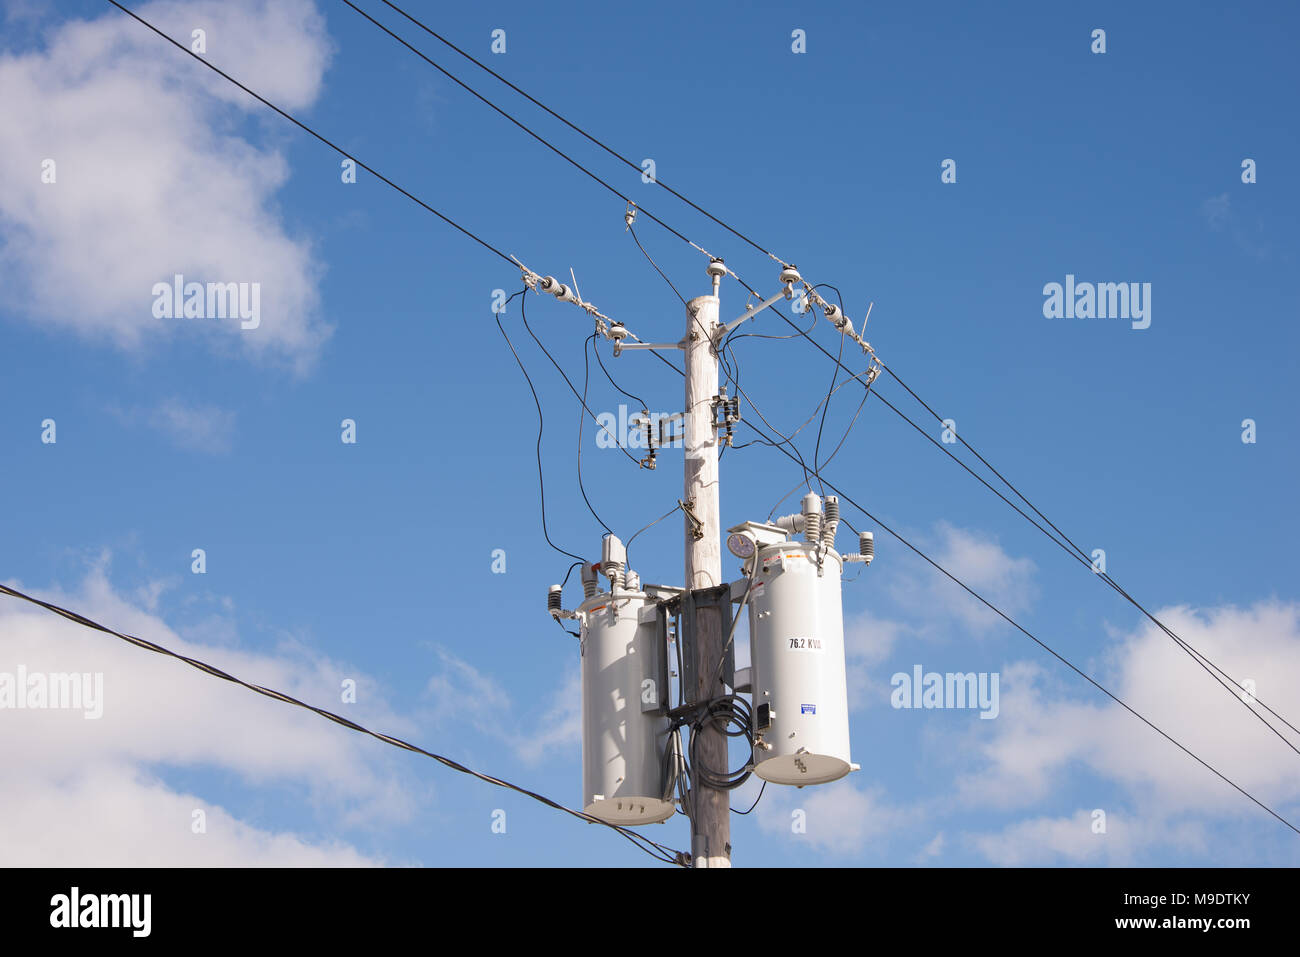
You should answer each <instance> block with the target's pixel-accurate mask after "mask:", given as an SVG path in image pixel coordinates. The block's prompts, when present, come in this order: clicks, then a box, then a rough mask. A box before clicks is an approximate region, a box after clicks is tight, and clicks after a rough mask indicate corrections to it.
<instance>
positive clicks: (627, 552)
mask: <svg viewBox="0 0 1300 957" xmlns="http://www.w3.org/2000/svg"><path fill="white" fill-rule="evenodd" d="M681 507H682V506H681V505H680V504H677V505H674V506H673V507H672V508H670V509H669V510H668V511H666V512H664V513H663V514H662V515H660V516H659V517H658V518H656V519H655V520H654V521H653V522H651V523H650V524H648V525H643V526H642V527H641V528H638V529H637V530H636V531H635V532H634V533H633V535H632V537H631V538H629V539H628V540H627V543H626V544H625V545H624V546H623V555H624V557H625V558H626V560H627V567H628V568H631V567H632V543H633V542H635V541H636V537H637V535H640V534H641V533H642V532H644V531H648V530H649V529H652V528H654V527H655V526H656V525H658V524H659V523H660V522H662V521H663V520H664V519H665V518H667V517H668V516H669V515H671V514H673V512H675V511H677V510H678V509H679V508H681Z"/></svg>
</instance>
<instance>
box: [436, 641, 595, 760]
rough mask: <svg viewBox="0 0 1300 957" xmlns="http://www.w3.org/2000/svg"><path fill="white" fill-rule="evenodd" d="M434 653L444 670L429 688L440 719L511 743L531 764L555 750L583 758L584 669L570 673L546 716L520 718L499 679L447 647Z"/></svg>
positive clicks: (553, 694)
mask: <svg viewBox="0 0 1300 957" xmlns="http://www.w3.org/2000/svg"><path fill="white" fill-rule="evenodd" d="M434 650H435V651H436V652H437V655H438V660H439V662H440V665H441V668H440V670H439V671H438V672H437V673H436V674H434V675H433V677H431V678H430V679H429V681H428V684H427V685H426V691H427V693H428V695H429V697H430V698H431V699H432V707H431V716H432V718H433V720H434V721H436V722H438V723H440V724H445V723H447V722H450V721H459V722H462V723H464V724H468V725H470V726H472V727H474V728H475V729H477V730H478V731H479V732H481V733H483V734H486V735H488V736H490V737H493V738H496V739H497V740H499V741H502V742H504V743H505V744H507V745H509V746H510V748H511V749H512V750H513V751H514V753H515V756H516V757H517V758H518V759H519V760H521V761H523V762H524V763H525V764H530V765H535V764H538V763H539V762H540V761H542V760H543V759H544V758H545V757H547V756H548V755H549V754H551V753H552V752H555V751H560V752H568V753H569V754H570V755H571V756H573V757H574V758H580V757H581V745H582V684H581V681H582V675H581V671H580V669H579V668H578V667H576V666H575V667H571V668H569V669H568V671H567V672H566V673H565V675H564V678H563V680H562V681H561V683H560V685H559V686H558V687H557V688H556V689H555V690H554V691H553V692H552V694H551V697H550V699H549V700H548V702H547V704H546V706H545V710H544V712H543V713H542V714H541V715H540V716H538V717H536V718H535V719H533V718H529V717H524V718H519V717H517V716H516V714H515V709H514V702H513V701H512V699H511V697H510V695H509V694H508V693H507V692H506V690H505V689H504V688H503V687H501V685H500V683H499V682H497V681H496V679H495V678H492V677H491V676H489V675H485V674H483V673H482V672H481V671H479V670H478V669H477V668H475V667H474V666H473V665H472V664H470V663H469V662H468V661H465V660H464V659H461V658H458V657H456V655H454V654H452V653H451V652H450V651H448V650H447V649H446V648H443V647H441V646H436V647H435V649H434ZM520 728H523V729H525V730H520Z"/></svg>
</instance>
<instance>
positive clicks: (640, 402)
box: [596, 349, 681, 415]
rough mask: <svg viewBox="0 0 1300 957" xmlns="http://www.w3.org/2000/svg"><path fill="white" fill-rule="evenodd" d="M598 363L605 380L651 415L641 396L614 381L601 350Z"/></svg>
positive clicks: (598, 354) (597, 355) (597, 356)
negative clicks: (601, 355)
mask: <svg viewBox="0 0 1300 957" xmlns="http://www.w3.org/2000/svg"><path fill="white" fill-rule="evenodd" d="M596 362H597V364H599V366H600V371H601V372H603V373H605V378H606V379H608V380H609V384H610V385H612V386H613V387H614V388H615V389H617V390H618V391H619V392H621V393H623V395H625V396H627V397H628V398H629V399H631V400H632V401H633V402H635V403H637V404H638V405H639V406H641V411H642V412H644V413H646V414H647V415H649V414H650V406H648V405H646V402H645V399H643V398H641V397H640V396H637V395H633V394H632V393H631V392H628V391H627V390H626V389H624V388H623V387H622V386H621V385H619V384H618V383H617V382H615V381H614V377H613V376H612V375H610V374H609V370H608V369H606V368H605V360H604V359H602V358H601V357H600V350H599V349H597V350H596ZM673 368H674V369H676V366H674V367H673ZM677 371H679V372H680V371H681V370H677Z"/></svg>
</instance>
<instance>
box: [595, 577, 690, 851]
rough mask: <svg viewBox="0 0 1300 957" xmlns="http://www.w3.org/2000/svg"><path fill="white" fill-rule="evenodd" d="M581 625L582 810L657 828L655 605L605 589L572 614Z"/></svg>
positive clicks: (658, 638) (664, 730)
mask: <svg viewBox="0 0 1300 957" xmlns="http://www.w3.org/2000/svg"><path fill="white" fill-rule="evenodd" d="M577 617H578V618H579V620H580V621H581V622H582V784H583V809H584V810H585V811H586V812H587V813H588V814H590V815H592V816H593V817H598V818H600V819H601V820H602V821H608V822H610V823H611V824H623V825H637V824H652V823H655V822H657V821H664V820H667V819H668V818H670V817H671V816H672V815H673V810H674V805H673V802H672V800H671V796H670V795H666V794H665V791H666V790H668V780H669V774H668V769H669V761H670V759H668V758H666V757H665V750H666V749H667V748H668V747H669V745H668V718H667V717H666V716H665V714H664V710H663V701H662V700H661V696H662V694H663V691H664V689H661V688H660V687H659V685H660V680H661V679H660V659H659V648H660V647H661V644H662V641H663V635H662V633H661V631H660V628H661V627H662V626H661V623H660V621H661V619H660V617H659V615H658V614H657V606H656V604H655V602H654V601H653V600H652V599H651V598H650V597H649V596H647V595H646V594H645V593H644V592H641V591H632V590H627V589H624V588H621V587H619V585H618V584H613V585H612V591H609V592H599V593H596V594H593V595H592V596H591V597H589V598H587V599H586V600H585V601H584V602H583V603H582V604H581V605H580V606H579V607H578V615H577Z"/></svg>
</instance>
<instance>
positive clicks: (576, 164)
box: [342, 0, 708, 255]
mask: <svg viewBox="0 0 1300 957" xmlns="http://www.w3.org/2000/svg"><path fill="white" fill-rule="evenodd" d="M342 2H343V3H344V4H346V5H347V6H349V7H351V8H352V9H353V10H355V11H356V12H357V13H359V14H360V15H361V16H362V17H364V18H365V19H366V20H369V21H370V22H371V23H373V24H374V25H375V26H377V27H378V28H379V29H380V30H382V31H383V32H384V33H386V34H388V35H389V36H390V37H392V38H393V39H394V40H396V41H397V42H398V43H400V44H401V45H402V46H404V47H406V49H408V50H410V51H411V52H412V53H414V54H415V55H416V56H418V57H419V58H420V59H421V60H423V61H424V62H425V63H427V64H429V66H431V67H433V68H434V69H435V70H437V71H438V72H439V73H441V74H442V75H443V76H445V77H447V78H448V79H449V80H451V81H452V82H453V83H455V84H456V85H457V86H459V87H461V88H462V89H464V90H465V91H467V92H468V93H470V94H471V95H472V96H474V97H475V98H476V99H478V100H479V101H481V102H482V103H484V104H486V105H487V106H488V107H490V108H491V109H492V110H494V111H495V112H497V113H499V114H500V115H501V116H503V117H505V118H506V119H507V120H509V121H510V122H511V123H513V124H514V125H515V126H517V127H519V129H521V130H523V131H524V132H525V133H527V134H528V135H529V136H531V137H532V138H533V139H535V140H537V142H539V143H541V144H542V145H543V146H545V147H546V148H547V149H549V150H550V151H551V152H553V153H555V154H556V155H557V156H559V157H561V158H562V159H564V160H565V161H566V162H568V163H569V164H570V165H571V166H573V167H574V168H575V169H577V170H580V171H581V172H583V173H585V174H586V175H587V176H589V177H590V178H591V179H593V180H594V181H595V182H597V183H599V184H600V185H601V186H603V187H605V189H607V190H609V191H610V192H611V193H613V194H614V195H615V196H617V197H618V198H619V199H621V200H623V202H625V203H628V204H629V205H632V206H636V207H637V209H640V210H641V212H643V213H644V214H645V215H646V217H647V218H648V219H651V220H654V221H655V222H656V223H658V224H659V225H660V226H662V227H663V228H664V229H666V230H668V232H670V233H672V234H673V235H674V236H676V237H677V238H678V239H680V240H681V241H682V242H684V243H686V244H687V245H689V246H692V247H694V248H695V249H697V250H698V251H699V252H701V253H704V254H705V255H708V250H706V249H704V248H703V247H701V246H696V245H695V243H693V242H691V240H690V239H689V238H688V237H687V236H685V235H683V234H682V233H679V232H678V231H677V230H676V229H674V228H673V227H672V226H669V225H668V224H667V223H666V222H664V221H663V220H662V219H660V218H659V217H658V216H656V215H654V214H653V213H652V212H650V211H649V210H648V209H645V208H644V207H641V206H638V205H637V204H636V203H634V202H633V201H632V198H631V197H630V196H628V195H627V194H626V193H624V192H622V191H621V190H620V189H618V188H617V187H615V186H613V185H612V184H610V183H608V182H606V181H605V180H603V179H601V178H600V177H599V176H597V175H596V174H595V173H593V172H592V171H591V170H589V169H587V167H585V166H583V165H582V164H581V163H579V162H578V161H577V160H576V159H574V158H573V157H572V156H570V155H569V154H568V153H566V152H564V151H563V150H562V149H560V148H559V147H558V146H556V145H555V144H554V143H552V142H551V141H550V140H548V139H546V138H545V137H543V136H541V135H540V134H538V133H536V132H535V131H534V130H533V129H531V128H530V127H529V126H527V125H526V124H524V123H521V122H520V121H519V120H517V119H515V117H514V116H512V115H511V114H510V113H508V112H506V111H505V110H503V109H502V108H501V107H499V106H497V105H496V104H495V103H493V102H492V101H491V100H489V99H488V98H487V97H485V96H484V95H483V94H481V93H479V92H478V91H477V90H475V89H474V88H473V87H472V86H470V85H469V84H468V83H466V82H464V81H463V80H461V79H460V78H459V77H457V76H456V75H455V74H453V73H451V72H450V71H449V70H446V69H444V68H443V67H442V66H440V65H439V64H438V63H436V62H435V61H434V60H433V59H432V58H430V57H429V56H428V54H426V53H424V52H423V51H421V50H420V49H419V48H418V47H416V46H413V45H412V44H410V43H408V42H407V41H406V40H404V39H403V38H402V37H400V36H399V35H398V34H396V33H394V32H393V31H392V30H390V29H389V28H388V27H386V26H384V24H382V23H380V22H379V21H378V20H376V19H375V18H374V17H372V16H371V15H370V14H368V13H366V12H365V11H364V10H362V9H361V8H360V7H358V6H357V5H356V4H355V3H353V2H352V0H342ZM390 6H391V4H390ZM393 9H394V10H397V11H398V12H399V13H401V14H402V15H403V16H405V17H407V19H411V17H410V16H409V15H408V14H406V13H405V11H402V10H400V9H398V8H397V7H393ZM426 29H427V28H426ZM639 168H640V167H638V169H639Z"/></svg>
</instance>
